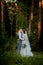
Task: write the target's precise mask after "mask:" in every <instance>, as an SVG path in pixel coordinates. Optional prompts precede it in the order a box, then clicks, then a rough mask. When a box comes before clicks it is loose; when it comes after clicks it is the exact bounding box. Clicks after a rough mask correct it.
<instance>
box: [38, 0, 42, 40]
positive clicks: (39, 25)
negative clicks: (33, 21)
mask: <svg viewBox="0 0 43 65" xmlns="http://www.w3.org/2000/svg"><path fill="white" fill-rule="evenodd" d="M41 8H42V0H39V19H38V40H39V38H40V32H41Z"/></svg>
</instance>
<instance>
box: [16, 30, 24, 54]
mask: <svg viewBox="0 0 43 65" xmlns="http://www.w3.org/2000/svg"><path fill="white" fill-rule="evenodd" d="M22 31H23V30H22V29H20V30H19V32H18V47H17V53H20V50H21V46H22V40H23V39H22Z"/></svg>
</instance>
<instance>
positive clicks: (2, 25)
mask: <svg viewBox="0 0 43 65" xmlns="http://www.w3.org/2000/svg"><path fill="white" fill-rule="evenodd" d="M1 9H2V10H1V28H2V35H4V33H5V28H4V4H3V2H2V1H1Z"/></svg>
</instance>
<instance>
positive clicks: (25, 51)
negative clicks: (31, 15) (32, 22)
mask: <svg viewBox="0 0 43 65" xmlns="http://www.w3.org/2000/svg"><path fill="white" fill-rule="evenodd" d="M22 38H23V41H22V46H21V51H20V54H21V56H23V57H24V56H25V57H29V56H33V53H32V52H31V47H30V42H29V40H28V36H27V32H26V31H23V33H22Z"/></svg>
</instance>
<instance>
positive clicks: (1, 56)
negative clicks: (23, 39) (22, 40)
mask: <svg viewBox="0 0 43 65" xmlns="http://www.w3.org/2000/svg"><path fill="white" fill-rule="evenodd" d="M0 12H1V13H0V65H36V64H37V65H43V0H17V1H16V0H1V1H0ZM20 28H23V29H25V30H26V31H27V33H28V38H29V41H30V45H31V48H32V52H33V54H34V56H33V57H21V56H20V55H17V53H16V49H17V32H18V30H19V29H20Z"/></svg>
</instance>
